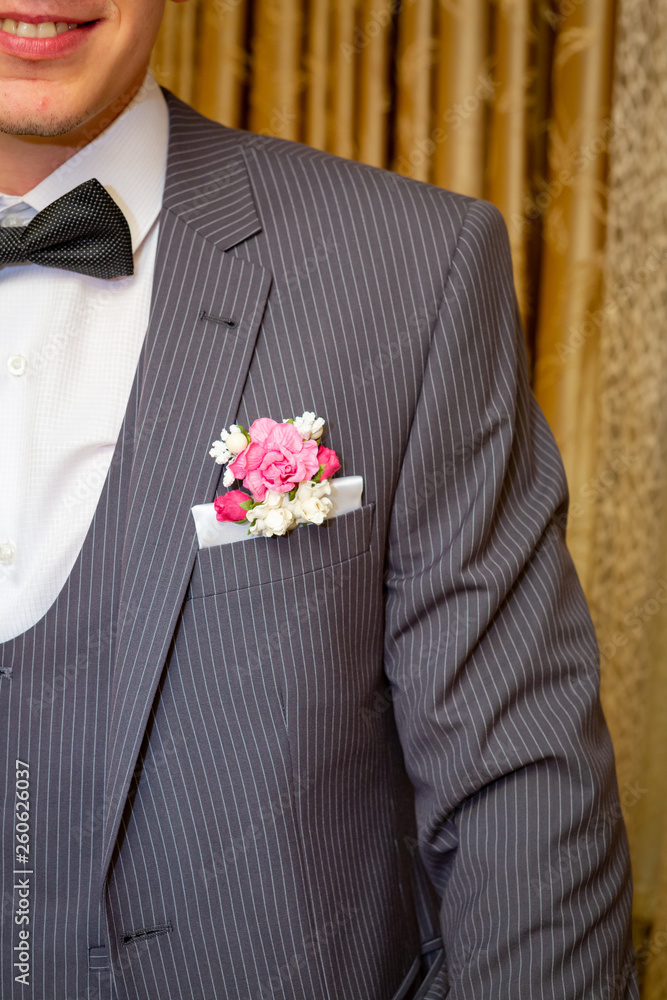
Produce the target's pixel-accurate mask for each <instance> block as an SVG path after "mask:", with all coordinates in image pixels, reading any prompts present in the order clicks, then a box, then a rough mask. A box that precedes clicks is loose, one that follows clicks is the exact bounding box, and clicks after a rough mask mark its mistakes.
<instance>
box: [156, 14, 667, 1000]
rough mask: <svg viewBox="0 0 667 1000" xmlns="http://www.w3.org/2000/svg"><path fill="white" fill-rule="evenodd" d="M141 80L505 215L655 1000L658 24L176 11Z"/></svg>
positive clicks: (665, 260) (665, 676) (660, 823)
mask: <svg viewBox="0 0 667 1000" xmlns="http://www.w3.org/2000/svg"><path fill="white" fill-rule="evenodd" d="M153 66H154V69H155V72H156V74H157V76H158V78H159V80H160V82H161V83H163V84H165V85H166V86H168V87H170V88H171V89H172V90H174V91H175V92H176V93H177V94H178V95H179V96H180V97H182V98H183V99H184V100H187V101H189V102H190V103H193V104H194V105H195V107H197V108H198V109H199V110H201V111H202V112H204V114H207V115H209V116H210V117H212V118H215V119H217V120H219V121H221V122H224V123H225V124H227V125H232V126H235V127H242V128H250V129H252V130H253V131H257V132H262V133H265V134H269V135H274V136H281V137H283V138H286V139H297V140H299V141H301V142H306V143H308V144H310V145H312V146H315V147H317V148H320V149H325V150H328V151H330V152H333V153H336V154H338V155H341V156H346V157H352V158H356V159H360V160H362V161H364V162H366V163H371V164H374V165H376V166H381V167H387V168H389V169H392V170H396V171H399V172H400V173H403V174H407V175H410V176H412V177H415V178H418V179H419V180H423V181H429V182H431V183H434V184H438V185H442V186H445V187H449V188H452V189H454V190H456V191H462V192H465V193H467V194H470V195H473V196H476V197H483V198H488V199H489V200H491V201H493V202H494V203H495V204H496V205H498V207H499V208H500V209H501V211H502V212H503V214H504V216H505V219H506V222H507V226H508V231H509V236H510V242H511V247H512V254H513V259H514V268H515V282H516V287H517V293H518V296H519V302H520V306H521V311H522V315H523V319H524V325H525V329H526V337H527V343H528V349H529V353H530V356H531V360H532V365H533V374H534V387H535V391H536V394H537V396H538V399H539V400H540V403H541V405H542V407H543V409H544V411H545V413H546V415H547V419H548V420H549V422H550V424H551V427H552V429H553V431H554V434H555V436H556V439H557V441H558V444H559V446H560V448H561V452H562V454H563V459H564V462H565V466H566V470H567V474H568V480H569V484H570V493H571V511H570V518H569V522H568V526H567V527H568V542H569V545H570V549H571V551H572V553H573V556H574V559H575V562H576V564H577V568H578V570H579V573H580V576H581V579H582V583H583V585H584V588H585V590H586V593H587V596H588V598H589V602H590V604H591V610H592V613H593V617H594V620H595V623H596V627H597V630H598V636H599V639H600V644H601V650H602V695H603V701H604V706H605V712H606V714H607V718H608V721H609V724H610V728H611V731H612V737H613V739H614V745H615V749H616V755H617V768H618V775H619V784H620V789H621V799H622V803H623V809H624V813H625V816H626V820H627V824H628V830H629V834H630V839H631V848H632V856H633V867H634V874H635V881H636V894H635V924H636V928H635V930H636V943H637V945H638V949H639V952H638V954H639V965H640V971H641V975H642V980H643V984H644V985H643V989H644V997H645V998H646V1000H663V998H664V1000H667V794H665V793H666V791H667V782H666V781H665V778H664V776H663V766H664V764H665V762H666V761H667V704H666V702H667V656H666V655H665V649H666V643H667V558H666V552H667V504H665V501H664V498H665V491H666V488H667V433H666V432H667V426H666V425H667V405H665V398H666V396H667V392H666V388H665V387H666V386H667V330H666V329H665V327H666V325H667V190H666V187H665V176H666V172H667V110H666V103H667V0H617V2H616V3H614V0H189V2H188V3H186V4H179V5H175V4H169V3H168V4H167V11H166V14H165V20H164V24H163V28H162V32H161V35H160V38H159V39H158V43H157V45H156V47H155V52H154V58H153Z"/></svg>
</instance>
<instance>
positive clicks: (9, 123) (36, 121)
mask: <svg viewBox="0 0 667 1000" xmlns="http://www.w3.org/2000/svg"><path fill="white" fill-rule="evenodd" d="M85 121H86V116H85V115H83V116H70V117H65V116H63V117H59V116H57V115H50V116H45V115H35V114H26V115H17V116H16V117H12V118H8V117H6V116H3V115H1V114H0V133H4V135H25V136H35V137H36V138H41V139H55V138H57V137H58V136H61V135H68V134H69V133H70V132H74V131H76V129H78V128H80V127H81V126H82V125H83V124H84V122H85Z"/></svg>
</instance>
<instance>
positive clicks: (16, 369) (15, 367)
mask: <svg viewBox="0 0 667 1000" xmlns="http://www.w3.org/2000/svg"><path fill="white" fill-rule="evenodd" d="M7 367H8V368H9V371H10V374H11V375H25V373H26V372H27V370H28V362H27V360H26V358H24V357H23V355H22V354H12V356H11V358H7Z"/></svg>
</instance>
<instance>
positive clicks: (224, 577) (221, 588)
mask: <svg viewBox="0 0 667 1000" xmlns="http://www.w3.org/2000/svg"><path fill="white" fill-rule="evenodd" d="M374 514H375V504H374V503H368V504H364V505H363V506H362V507H357V508H356V509H355V510H350V511H348V512H347V513H346V514H340V515H339V516H338V517H334V518H331V520H329V521H325V522H324V524H321V525H308V526H307V527H300V528H295V529H294V530H293V531H291V532H290V533H289V534H287V535H284V536H281V537H278V536H274V537H273V538H264V537H259V538H258V537H254V536H248V538H247V539H246V540H245V541H241V542H233V543H232V544H231V545H218V546H214V547H212V548H207V549H200V550H199V552H198V553H197V559H196V561H195V566H194V570H193V573H192V578H191V581H190V586H189V588H188V592H187V595H186V600H197V599H198V598H202V597H211V596H214V595H215V594H230V593H233V592H234V591H240V590H247V589H250V588H252V587H260V586H264V585H266V584H272V583H278V582H279V581H285V582H286V581H288V580H290V579H296V578H298V577H304V576H307V575H308V574H309V573H313V572H315V571H316V570H320V569H325V568H326V567H328V566H336V565H337V564H339V563H345V562H348V561H349V560H351V559H355V558H356V557H357V556H360V555H363V554H364V553H365V552H367V551H368V550H369V548H370V545H371V539H372V532H373V520H374Z"/></svg>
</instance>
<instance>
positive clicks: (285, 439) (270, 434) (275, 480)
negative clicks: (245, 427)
mask: <svg viewBox="0 0 667 1000" xmlns="http://www.w3.org/2000/svg"><path fill="white" fill-rule="evenodd" d="M248 433H249V435H250V444H249V445H248V447H247V448H245V449H244V450H243V451H242V452H241V453H240V454H239V455H237V456H236V458H235V459H234V461H233V462H230V463H229V465H228V466H227V468H228V469H229V470H230V471H231V472H232V473H233V475H234V477H235V478H236V479H240V480H242V481H243V485H244V486H245V487H246V489H249V490H250V491H251V492H252V495H253V497H254V498H255V500H258V501H259V502H260V503H261V502H262V501H263V500H264V498H265V497H266V493H267V490H273V491H274V492H275V493H289V492H290V490H292V489H294V487H295V486H296V485H297V484H298V483H302V482H304V481H305V480H308V479H312V477H313V476H314V475H315V474H316V473H317V471H318V469H319V467H320V463H319V461H318V458H317V448H318V445H317V441H304V440H303V438H302V437H301V435H300V434H299V432H298V431H297V429H296V427H295V426H294V425H293V424H287V423H285V424H279V423H277V422H276V421H275V420H271V418H270V417H261V418H260V419H259V420H255V422H254V423H253V424H251V426H250V429H249V431H248Z"/></svg>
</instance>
